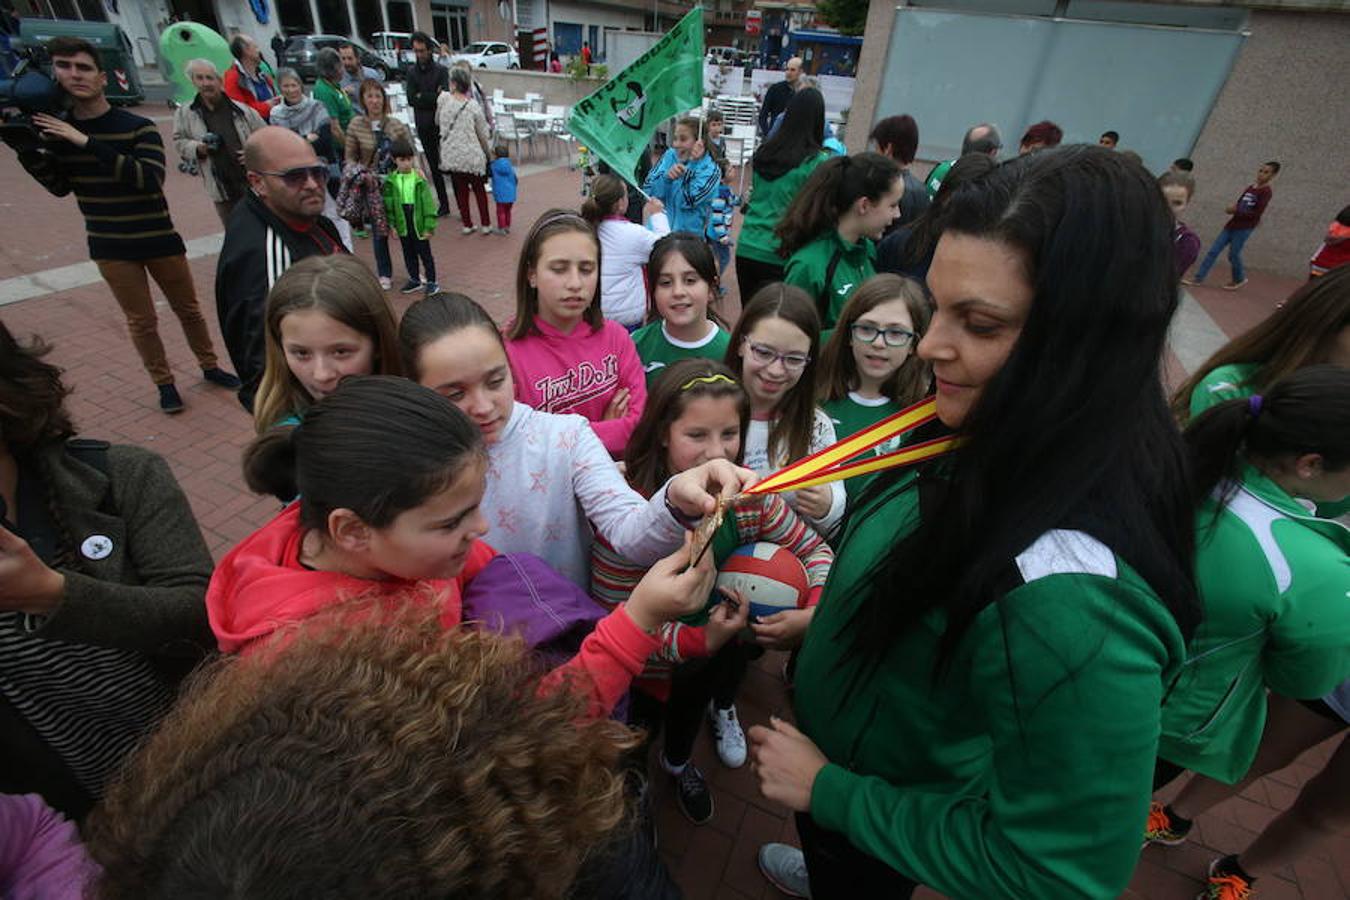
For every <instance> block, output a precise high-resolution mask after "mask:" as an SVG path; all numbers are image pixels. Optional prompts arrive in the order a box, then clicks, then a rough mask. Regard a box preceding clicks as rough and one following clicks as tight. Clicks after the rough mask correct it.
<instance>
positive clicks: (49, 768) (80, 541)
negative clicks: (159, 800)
mask: <svg viewBox="0 0 1350 900" xmlns="http://www.w3.org/2000/svg"><path fill="white" fill-rule="evenodd" d="M46 350H47V348H46V346H45V345H43V344H42V343H41V342H38V341H35V342H34V343H32V344H30V345H28V346H25V345H23V344H21V343H19V342H18V341H17V340H15V338H14V337H13V335H11V334H10V332H9V330H8V329H7V328H5V326H4V325H3V324H0V759H3V760H4V761H5V764H4V765H3V766H0V792H4V793H38V794H41V795H42V796H43V798H44V799H45V800H46V801H47V802H48V803H49V804H51V805H52V806H54V807H56V808H57V809H59V810H61V811H62V812H65V813H66V814H67V815H70V816H73V817H76V818H78V817H81V816H83V815H84V813H85V812H87V811H88V809H89V808H90V807H91V806H92V805H93V803H94V802H95V801H96V800H97V799H98V797H99V795H100V794H101V793H102V790H103V785H104V782H105V781H106V780H107V779H108V777H109V776H110V775H111V774H112V773H113V771H114V770H115V769H116V768H117V766H118V765H119V764H120V763H121V761H122V758H123V757H124V756H125V755H126V754H127V753H128V752H129V751H130V750H131V749H132V747H133V746H134V745H135V744H136V742H137V741H138V740H140V738H141V737H143V736H144V735H145V734H146V733H147V732H149V731H150V730H151V729H152V728H154V726H155V725H156V724H157V723H158V721H159V719H160V717H161V716H162V715H163V714H164V713H165V712H166V711H167V710H168V708H169V705H170V704H171V703H172V701H173V698H174V694H175V691H176V689H177V686H178V682H179V681H180V680H181V679H182V677H183V676H184V675H185V674H186V673H187V672H188V671H189V670H190V669H191V668H192V667H193V666H194V665H195V664H196V663H197V662H198V661H199V660H200V659H201V658H202V657H203V655H205V654H206V653H207V652H209V651H210V650H211V649H212V648H213V647H214V641H213V640H212V636H211V629H210V627H209V625H208V623H207V619H206V606H205V597H206V585H207V582H208V581H209V580H210V577H211V570H212V562H211V554H210V553H209V552H208V551H207V548H206V542H205V541H204V540H203V539H202V535H201V531H199V530H198V528H197V523H196V521H195V520H194V519H193V516H192V510H191V508H190V507H189V506H188V502H187V498H186V497H185V496H184V495H183V492H182V490H180V489H179V487H178V483H177V482H176V481H175V480H174V477H173V473H171V472H170V471H169V467H168V466H167V465H166V464H165V462H164V460H163V459H161V458H160V457H158V456H156V455H155V454H153V453H151V452H149V451H147V450H142V449H140V448H138V447H124V446H110V445H108V444H106V443H104V442H102V441H91V440H71V438H72V437H73V435H74V428H73V427H72V425H71V422H70V418H69V416H68V415H67V413H66V411H65V409H64V408H63V402H62V401H63V399H64V398H65V396H66V394H67V393H68V392H67V389H66V388H65V386H64V385H63V384H62V383H61V370H60V369H58V368H56V367H55V366H53V365H51V364H49V363H47V362H45V361H43V360H42V358H41V357H42V356H43V355H44V354H45V353H46Z"/></svg>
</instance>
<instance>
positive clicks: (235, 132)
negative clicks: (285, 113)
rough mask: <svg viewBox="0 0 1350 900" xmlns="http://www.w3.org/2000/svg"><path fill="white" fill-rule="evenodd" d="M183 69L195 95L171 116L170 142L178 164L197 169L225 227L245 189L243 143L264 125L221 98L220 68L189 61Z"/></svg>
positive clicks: (244, 108) (202, 61) (238, 105)
mask: <svg viewBox="0 0 1350 900" xmlns="http://www.w3.org/2000/svg"><path fill="white" fill-rule="evenodd" d="M184 71H186V73H187V76H188V78H190V79H192V84H193V86H195V87H196V88H197V96H196V97H194V98H193V100H192V102H191V103H189V104H187V105H186V106H180V107H178V109H177V110H175V111H174V114H173V144H174V147H175V148H177V150H178V155H179V156H180V157H182V159H183V164H182V165H180V166H179V168H180V169H183V171H185V172H188V173H195V172H197V171H200V172H201V175H202V179H203V180H204V181H205V182H206V195H207V196H208V197H210V198H211V202H212V203H214V204H215V206H216V215H218V216H220V224H222V225H228V224H229V221H230V213H231V212H233V211H234V206H235V204H236V203H238V202H239V199H240V198H241V197H243V196H244V194H245V193H247V192H248V176H247V175H245V174H244V142H245V141H247V140H248V136H249V135H250V134H252V133H253V132H255V131H257V130H258V129H259V128H262V127H263V126H264V125H265V124H266V123H265V122H263V120H262V117H261V116H259V115H258V114H257V113H256V112H254V111H253V110H252V109H251V108H249V107H247V106H245V105H244V104H242V103H240V102H239V101H237V100H231V99H230V98H229V97H227V96H225V91H224V88H223V86H222V84H221V80H220V72H219V71H218V70H217V69H216V64H215V63H213V62H211V60H209V59H194V60H190V61H189V62H188V64H187V65H186V66H185V67H184Z"/></svg>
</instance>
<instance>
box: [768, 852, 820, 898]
mask: <svg viewBox="0 0 1350 900" xmlns="http://www.w3.org/2000/svg"><path fill="white" fill-rule="evenodd" d="M759 870H760V871H761V872H763V873H764V877H765V878H767V879H769V881H770V883H772V884H773V886H774V887H776V888H778V890H780V891H782V892H783V893H784V894H787V895H788V896H789V897H806V898H808V900H810V897H811V882H810V879H808V878H807V876H806V857H804V856H802V851H800V850H798V849H797V848H796V847H790V846H788V845H787V844H765V845H764V846H763V847H760V848H759Z"/></svg>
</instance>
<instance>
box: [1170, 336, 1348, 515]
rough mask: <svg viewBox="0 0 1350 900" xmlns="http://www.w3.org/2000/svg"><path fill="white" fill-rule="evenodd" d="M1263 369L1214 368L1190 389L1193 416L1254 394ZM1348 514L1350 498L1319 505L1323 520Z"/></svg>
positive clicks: (1245, 365) (1241, 366) (1243, 365)
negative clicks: (1226, 402)
mask: <svg viewBox="0 0 1350 900" xmlns="http://www.w3.org/2000/svg"><path fill="white" fill-rule="evenodd" d="M1260 368H1261V367H1260V366H1258V365H1257V364H1256V363H1233V364H1232V365H1228V366H1219V367H1218V368H1216V369H1214V370H1213V371H1211V372H1210V373H1209V374H1208V375H1206V376H1205V377H1204V378H1203V379H1201V381H1200V383H1199V384H1197V385H1196V386H1195V390H1193V391H1191V418H1192V419H1194V418H1195V417H1196V416H1198V415H1200V414H1201V413H1202V412H1204V411H1205V410H1207V409H1209V408H1210V407H1211V406H1218V405H1219V404H1220V403H1223V402H1224V401H1225V400H1236V399H1238V398H1239V397H1250V396H1251V395H1252V394H1255V393H1256V384H1255V380H1256V377H1257V375H1259V374H1260ZM1346 513H1350V497H1347V498H1346V499H1344V500H1334V501H1332V502H1330V503H1319V504H1317V514H1318V515H1319V516H1321V517H1322V518H1324V519H1334V518H1336V517H1337V516H1343V515H1345V514H1346Z"/></svg>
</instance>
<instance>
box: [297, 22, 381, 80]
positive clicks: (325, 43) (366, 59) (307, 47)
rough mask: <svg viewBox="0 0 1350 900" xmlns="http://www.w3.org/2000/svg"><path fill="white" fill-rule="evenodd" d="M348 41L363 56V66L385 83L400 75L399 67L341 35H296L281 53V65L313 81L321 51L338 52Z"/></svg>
mask: <svg viewBox="0 0 1350 900" xmlns="http://www.w3.org/2000/svg"><path fill="white" fill-rule="evenodd" d="M348 41H351V43H352V45H353V46H354V47H356V50H357V52H358V53H359V54H360V55H361V64H362V65H365V66H370V67H371V68H372V69H374V70H376V71H377V72H379V73H380V77H381V78H383V79H384V80H385V81H388V80H389V79H390V78H392V77H395V76H397V75H398V74H399V69H398V67H396V66H391V65H389V63H387V62H385V61H384V60H383V59H381V58H380V55H379V54H378V53H376V52H375V51H374V50H371V49H370V48H369V47H367V46H366V45H365V44H363V43H361V42H360V41H358V40H353V39H352V38H346V37H343V36H342V35H340V34H297V35H295V36H294V37H292V38H291V39H290V40H289V41H287V42H286V47H285V49H283V50H282V51H281V64H282V65H283V66H288V67H290V68H292V69H294V70H295V71H297V72H299V73H300V77H301V78H303V79H305V80H306V81H313V80H314V79H315V77H317V74H318V73H317V72H316V71H315V65H316V64H317V63H318V61H319V51H320V50H322V49H324V48H325V47H332V48H333V49H334V50H336V49H337V48H338V47H340V46H341V45H342V44H345V43H347V42H348Z"/></svg>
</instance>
